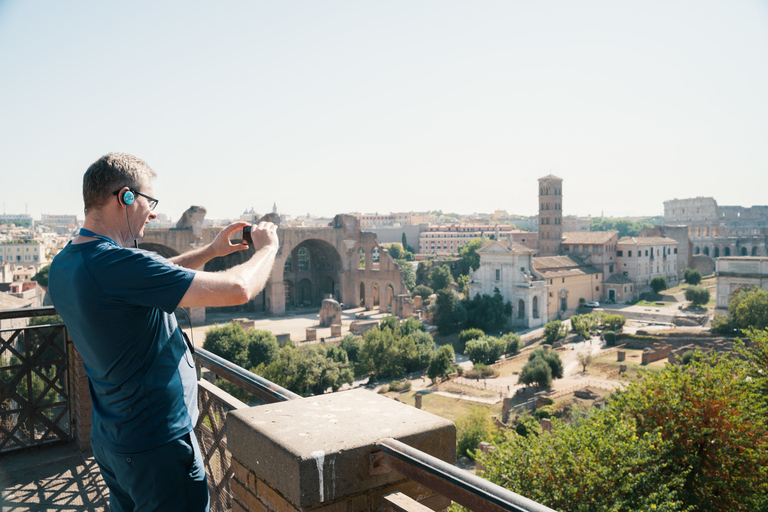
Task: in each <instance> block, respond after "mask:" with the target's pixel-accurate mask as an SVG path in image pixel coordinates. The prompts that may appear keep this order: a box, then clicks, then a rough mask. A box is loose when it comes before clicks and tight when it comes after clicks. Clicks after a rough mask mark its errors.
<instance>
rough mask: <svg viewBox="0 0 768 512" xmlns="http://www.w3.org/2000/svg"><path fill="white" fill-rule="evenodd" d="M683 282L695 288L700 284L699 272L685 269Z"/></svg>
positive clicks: (693, 269)
mask: <svg viewBox="0 0 768 512" xmlns="http://www.w3.org/2000/svg"><path fill="white" fill-rule="evenodd" d="M683 275H684V276H685V282H686V283H688V284H692V285H694V286H696V285H697V284H699V283H700V282H701V272H699V271H698V270H696V269H695V268H687V269H685V274H683Z"/></svg>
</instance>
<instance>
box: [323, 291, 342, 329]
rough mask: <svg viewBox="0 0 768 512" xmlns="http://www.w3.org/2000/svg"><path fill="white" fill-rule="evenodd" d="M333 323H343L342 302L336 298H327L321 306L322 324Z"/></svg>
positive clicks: (328, 324) (326, 325)
mask: <svg viewBox="0 0 768 512" xmlns="http://www.w3.org/2000/svg"><path fill="white" fill-rule="evenodd" d="M331 325H341V304H339V303H338V302H337V301H336V300H334V299H330V298H326V299H323V303H322V305H321V306H320V326H322V327H329V326H331Z"/></svg>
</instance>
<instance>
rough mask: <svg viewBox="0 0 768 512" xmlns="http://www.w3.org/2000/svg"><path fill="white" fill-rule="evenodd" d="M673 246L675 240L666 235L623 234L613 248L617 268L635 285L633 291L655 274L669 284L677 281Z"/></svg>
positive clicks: (646, 284) (674, 245) (642, 285)
mask: <svg viewBox="0 0 768 512" xmlns="http://www.w3.org/2000/svg"><path fill="white" fill-rule="evenodd" d="M677 246H678V243H677V241H676V240H674V239H672V238H667V237H661V236H647V237H624V238H622V239H621V240H619V242H618V244H617V248H616V260H617V268H618V272H619V273H620V274H621V275H622V276H624V277H626V278H628V279H629V280H630V281H631V282H632V283H633V284H634V285H635V287H636V289H635V292H639V291H640V289H641V288H643V287H645V286H648V285H649V284H650V282H651V279H653V278H654V277H656V276H663V277H664V278H666V280H667V283H668V284H669V285H670V286H673V285H675V284H677V282H678V279H677V274H678V269H677V250H678V248H677ZM618 300H621V299H618Z"/></svg>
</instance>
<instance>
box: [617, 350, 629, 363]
mask: <svg viewBox="0 0 768 512" xmlns="http://www.w3.org/2000/svg"><path fill="white" fill-rule="evenodd" d="M626 358H627V353H626V352H624V351H623V350H619V351H618V352H617V353H616V361H624V360H625V359H626Z"/></svg>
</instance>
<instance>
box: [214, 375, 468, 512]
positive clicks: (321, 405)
mask: <svg viewBox="0 0 768 512" xmlns="http://www.w3.org/2000/svg"><path fill="white" fill-rule="evenodd" d="M387 437H391V438H394V439H397V440H399V441H402V442H404V443H406V444H408V445H410V446H412V447H414V448H416V449H418V450H421V451H423V452H425V453H428V454H430V455H432V456H434V457H437V458H439V459H442V460H444V461H446V462H449V463H453V462H455V460H456V428H455V426H454V425H453V423H452V422H450V421H448V420H445V419H443V418H439V417H437V416H434V415H432V414H430V413H427V412H424V411H420V410H418V409H416V408H414V407H410V406H408V405H405V404H403V403H400V402H396V401H395V400H390V399H388V398H385V397H383V396H381V395H377V394H376V393H373V392H371V391H368V390H364V389H356V390H352V391H343V392H340V393H332V394H327V395H321V396H315V397H311V398H305V399H298V400H291V401H288V402H281V403H277V404H268V405H261V406H258V407H251V408H245V409H238V410H236V411H232V412H230V413H229V414H228V415H227V445H228V447H229V449H230V451H231V453H232V468H233V469H234V478H233V479H232V481H231V483H230V486H231V489H232V494H233V495H234V496H233V498H234V499H233V503H232V510H234V511H248V512H253V511H264V510H284V511H292V512H304V511H310V510H312V511H314V510H328V511H329V512H331V511H343V510H347V511H353V510H354V511H373V510H379V508H380V507H381V504H382V497H383V496H384V495H386V494H389V493H391V492H402V493H403V494H406V495H408V496H409V497H411V498H413V499H415V500H416V501H418V502H419V503H421V504H422V505H424V506H427V507H429V508H431V509H432V510H443V509H446V508H447V507H448V506H449V505H450V503H451V502H450V500H449V499H447V498H445V497H443V496H441V495H438V494H436V493H435V492H434V491H432V490H430V489H428V488H426V487H423V486H421V485H419V484H417V483H416V482H413V481H411V480H408V479H406V478H405V477H403V476H402V475H401V474H400V473H398V472H396V471H389V470H388V469H387V468H386V466H384V467H381V466H380V464H377V461H380V460H381V457H382V455H383V454H382V452H381V451H379V450H378V449H377V448H376V447H375V443H376V441H378V440H379V439H382V438H387Z"/></svg>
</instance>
